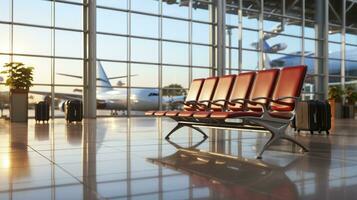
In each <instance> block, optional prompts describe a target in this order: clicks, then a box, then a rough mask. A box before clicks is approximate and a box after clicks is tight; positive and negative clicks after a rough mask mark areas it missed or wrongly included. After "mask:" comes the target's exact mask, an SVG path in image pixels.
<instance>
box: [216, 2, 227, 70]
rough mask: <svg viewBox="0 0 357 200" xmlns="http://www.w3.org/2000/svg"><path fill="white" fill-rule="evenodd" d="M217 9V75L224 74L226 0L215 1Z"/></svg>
mask: <svg viewBox="0 0 357 200" xmlns="http://www.w3.org/2000/svg"><path fill="white" fill-rule="evenodd" d="M216 11H217V15H216V17H217V75H218V76H222V75H224V74H225V66H226V1H225V0H217V1H216Z"/></svg>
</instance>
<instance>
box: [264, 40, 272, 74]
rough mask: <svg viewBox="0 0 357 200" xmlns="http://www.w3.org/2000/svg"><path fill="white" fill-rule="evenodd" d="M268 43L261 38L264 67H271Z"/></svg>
mask: <svg viewBox="0 0 357 200" xmlns="http://www.w3.org/2000/svg"><path fill="white" fill-rule="evenodd" d="M270 48H271V47H270V45H269V44H268V42H267V41H266V40H263V60H264V63H263V64H264V69H271V65H270V58H269V56H268V52H269V50H270Z"/></svg>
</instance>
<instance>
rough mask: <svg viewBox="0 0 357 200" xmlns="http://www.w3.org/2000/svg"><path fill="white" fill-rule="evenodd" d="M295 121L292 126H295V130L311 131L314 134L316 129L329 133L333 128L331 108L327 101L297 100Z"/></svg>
mask: <svg viewBox="0 0 357 200" xmlns="http://www.w3.org/2000/svg"><path fill="white" fill-rule="evenodd" d="M295 113H296V114H295V120H294V121H295V122H293V123H292V126H295V127H294V128H295V130H297V131H298V132H300V130H304V131H310V133H311V134H314V131H318V132H319V133H320V132H321V131H326V134H329V130H330V128H331V108H330V104H329V103H328V102H327V101H316V100H309V101H299V102H297V105H296V109H295Z"/></svg>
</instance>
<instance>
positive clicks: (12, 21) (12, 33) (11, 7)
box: [10, 0, 14, 62]
mask: <svg viewBox="0 0 357 200" xmlns="http://www.w3.org/2000/svg"><path fill="white" fill-rule="evenodd" d="M10 12H11V13H10V18H11V25H10V52H11V54H13V53H14V0H11V3H10ZM13 61H14V58H13V55H11V56H10V62H13Z"/></svg>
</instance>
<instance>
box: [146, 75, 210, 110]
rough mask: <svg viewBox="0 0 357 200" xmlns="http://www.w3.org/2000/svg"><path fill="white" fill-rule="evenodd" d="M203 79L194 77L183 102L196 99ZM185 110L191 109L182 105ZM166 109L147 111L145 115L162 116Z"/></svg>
mask: <svg viewBox="0 0 357 200" xmlns="http://www.w3.org/2000/svg"><path fill="white" fill-rule="evenodd" d="M204 81H205V79H194V80H193V81H192V83H191V86H190V89H189V90H188V93H187V96H186V99H185V102H189V101H196V100H197V98H198V96H199V95H200V92H201V88H202V85H203V82H204ZM184 109H185V110H190V109H192V108H191V107H190V106H187V105H184ZM166 112H167V111H152V110H151V111H147V112H145V115H148V116H152V115H156V116H164V115H165V113H166Z"/></svg>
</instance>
